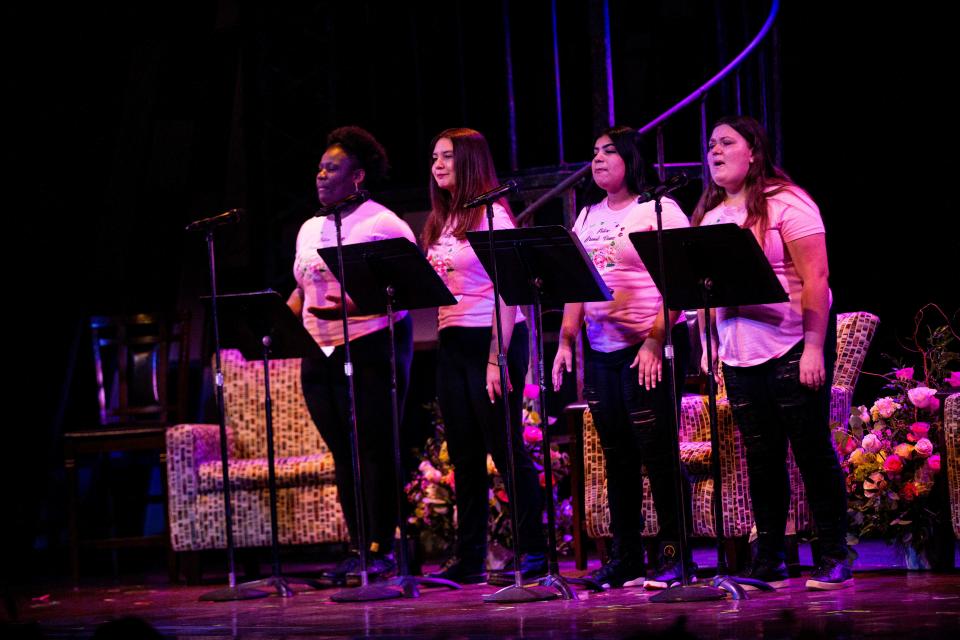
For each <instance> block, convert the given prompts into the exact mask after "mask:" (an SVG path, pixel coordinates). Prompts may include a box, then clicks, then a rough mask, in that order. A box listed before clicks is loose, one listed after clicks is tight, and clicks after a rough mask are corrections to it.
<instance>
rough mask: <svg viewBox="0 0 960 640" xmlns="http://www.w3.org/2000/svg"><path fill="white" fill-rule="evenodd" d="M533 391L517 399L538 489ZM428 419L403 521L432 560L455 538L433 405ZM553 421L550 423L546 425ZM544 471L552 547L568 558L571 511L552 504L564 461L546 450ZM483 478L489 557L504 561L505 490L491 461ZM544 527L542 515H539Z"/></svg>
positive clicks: (540, 461) (447, 468)
mask: <svg viewBox="0 0 960 640" xmlns="http://www.w3.org/2000/svg"><path fill="white" fill-rule="evenodd" d="M538 393H539V389H538V387H537V386H536V385H527V386H526V387H525V388H524V393H523V443H524V446H525V447H526V449H527V451H528V453H529V454H530V457H531V458H532V459H533V463H534V467H535V468H536V469H537V472H538V473H539V476H540V486H541V487H542V486H544V485H545V481H546V477H545V475H544V473H545V472H544V456H543V430H542V428H543V425H542V421H541V418H540V415H539V413H538V412H537V411H536V409H535V404H534V403H535V402H536V401H537V398H538ZM429 408H430V409H431V412H432V414H433V425H434V435H433V436H432V437H431V438H429V439H428V440H427V443H426V445H425V447H424V449H423V452H422V454H421V462H420V465H419V467H418V469H417V471H416V472H414V474H413V479H412V480H411V481H410V482H409V483H408V484H407V486H406V487H405V489H406V494H407V499H408V500H409V501H410V503H411V504H412V505H414V512H413V514H412V515H410V516H409V519H408V521H409V522H410V523H411V524H413V525H415V526H416V527H417V528H418V529H419V533H420V541H421V544H422V545H423V548H424V551H425V552H426V553H427V554H429V555H437V554H441V553H444V552H446V551H448V550H449V549H450V548H451V546H452V545H453V542H454V540H455V538H456V534H455V530H456V481H455V480H454V473H453V465H452V464H451V462H450V456H449V454H448V452H447V443H446V440H445V438H444V423H443V416H442V415H441V414H440V407H439V405H438V403H436V402H434V403H432V404H431V405H430V407H429ZM552 422H553V419H552V418H551V419H550V423H552ZM550 467H551V470H552V472H553V480H554V483H553V484H554V487H553V489H554V502H555V507H556V528H557V547H558V551H560V552H561V553H568V552H569V550H570V548H571V544H572V540H573V535H572V531H573V506H572V503H571V498H569V497H567V498H564V499H563V500H557V499H556V498H557V485H558V483H559V481H560V480H562V479H563V478H564V477H566V476H567V475H568V474H569V471H570V458H569V455H568V454H566V453H561V452H560V451H559V450H557V449H556V447H555V446H552V447H551V452H550ZM487 474H488V476H489V478H490V489H489V501H490V518H489V521H488V526H487V530H488V534H487V536H488V540H489V541H490V546H491V553H492V554H493V555H494V556H502V557H503V558H506V556H507V554H506V553H505V551H503V550H505V549H507V548H510V547H511V546H512V537H513V535H512V529H511V525H510V499H509V496H508V495H507V491H506V485H505V484H504V481H503V478H502V477H501V476H500V473H499V472H498V470H497V468H496V465H495V464H494V462H493V459H492V458H491V457H490V456H489V455H487ZM544 523H546V515H544Z"/></svg>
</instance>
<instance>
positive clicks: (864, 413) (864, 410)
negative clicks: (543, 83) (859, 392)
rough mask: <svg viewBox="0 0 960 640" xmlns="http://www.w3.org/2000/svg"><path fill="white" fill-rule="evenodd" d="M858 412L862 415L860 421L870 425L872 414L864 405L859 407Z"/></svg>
mask: <svg viewBox="0 0 960 640" xmlns="http://www.w3.org/2000/svg"><path fill="white" fill-rule="evenodd" d="M857 411H858V412H859V413H860V419H861V420H862V421H863V422H866V423H867V424H870V412H869V411H868V410H867V408H866V407H865V406H863V405H860V406H859V407H857Z"/></svg>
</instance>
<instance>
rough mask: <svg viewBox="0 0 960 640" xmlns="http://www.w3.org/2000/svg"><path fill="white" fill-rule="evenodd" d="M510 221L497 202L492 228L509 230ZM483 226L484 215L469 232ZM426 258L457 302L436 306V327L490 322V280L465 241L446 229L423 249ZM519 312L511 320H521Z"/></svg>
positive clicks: (474, 325)
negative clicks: (437, 310) (437, 324)
mask: <svg viewBox="0 0 960 640" xmlns="http://www.w3.org/2000/svg"><path fill="white" fill-rule="evenodd" d="M514 226H515V225H514V224H513V220H511V218H510V215H509V214H508V213H507V210H506V209H504V208H503V207H502V206H500V205H499V204H495V205H493V228H494V229H513V228H514ZM485 229H487V218H486V216H484V217H483V219H482V220H481V222H480V225H479V226H478V227H477V228H476V229H473V231H483V230H485ZM427 259H428V260H429V261H430V264H431V265H433V268H434V269H435V270H436V271H437V273H438V274H439V275H440V278H441V279H442V280H443V283H444V284H445V285H447V288H448V289H450V293H452V294H453V296H454V297H455V298H456V299H457V304H454V305H450V306H447V307H440V311H439V314H440V315H439V328H440V329H445V328H447V327H489V326H491V325H492V323H493V322H492V321H493V282H491V281H490V277H489V276H488V275H487V272H486V270H485V269H484V268H483V265H482V264H480V259H479V258H477V254H476V252H474V250H473V247H471V246H470V243H469V242H467V241H466V240H457V239H456V238H455V237H454V236H453V234H452V233H450V228H449V227H448V228H445V229H444V230H443V232H441V234H440V237H439V238H437V241H436V242H435V243H433V244H432V245H431V246H430V248H429V249H428V250H427ZM523 321H524V317H523V313H521V312H520V309H517V317H516V320H515V322H523Z"/></svg>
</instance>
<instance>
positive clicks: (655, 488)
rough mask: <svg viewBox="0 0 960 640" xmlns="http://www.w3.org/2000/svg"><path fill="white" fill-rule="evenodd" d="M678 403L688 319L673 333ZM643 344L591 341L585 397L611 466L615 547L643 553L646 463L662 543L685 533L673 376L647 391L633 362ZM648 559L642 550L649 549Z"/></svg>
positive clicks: (688, 506)
mask: <svg viewBox="0 0 960 640" xmlns="http://www.w3.org/2000/svg"><path fill="white" fill-rule="evenodd" d="M672 337H673V344H674V353H675V354H676V358H675V360H674V361H675V362H676V363H677V369H678V371H677V376H676V379H677V380H679V381H680V384H679V385H677V387H676V389H677V402H678V403H679V402H680V398H681V395H682V389H683V380H684V376H685V375H686V367H685V364H686V362H687V360H688V354H689V350H690V344H689V339H688V333H687V326H686V324H684V323H681V324H679V325H677V326H675V327H674V329H673V333H672ZM639 349H640V345H639V344H637V345H633V346H631V347H627V348H625V349H620V350H618V351H612V352H610V353H603V352H600V351H594V350H592V349H590V348H589V347H588V346H586V345H585V346H584V352H585V353H584V380H583V397H584V399H585V400H586V401H587V404H588V405H589V406H590V413H591V414H592V415H593V421H594V425H595V426H596V429H597V435H598V436H600V445H601V446H602V447H603V455H604V458H605V459H606V466H607V498H608V501H609V504H610V529H611V532H612V533H613V541H614V553H619V554H625V553H642V546H641V543H642V540H641V537H640V535H641V533H642V532H643V525H644V520H643V510H642V507H643V476H642V474H641V466H643V465H645V466H646V468H647V474H648V477H649V478H650V489H651V491H652V493H653V502H654V506H655V508H656V510H657V521H658V523H659V525H660V534H659V538H660V541H661V542H664V541H674V542H675V541H676V540H677V539H678V538H679V535H680V519H679V517H678V516H679V514H678V513H677V483H676V480H675V479H674V475H673V464H674V463H673V461H674V457H675V456H676V452H675V451H674V450H673V447H672V445H671V443H672V441H673V438H672V437H671V435H670V429H671V422H670V416H669V410H670V409H669V407H670V392H669V387H668V386H667V385H668V384H670V382H669V381H668V380H667V379H666V378H664V380H663V381H662V382H661V383H660V384H658V385H657V387H656V389H652V390H650V391H647V390H646V389H644V388H643V387H641V386H640V384H639V383H638V380H637V377H638V374H637V370H636V369H631V368H630V363H631V362H633V359H634V357H635V356H636V355H637V351H638V350H639ZM681 473H682V475H683V482H682V485H683V487H684V492H683V493H684V495H683V508H684V511H685V512H686V522H688V523H689V522H692V514H691V498H690V495H691V494H690V482H689V479H688V478H687V475H686V470H685V468H684V467H683V465H681ZM641 557H642V555H641Z"/></svg>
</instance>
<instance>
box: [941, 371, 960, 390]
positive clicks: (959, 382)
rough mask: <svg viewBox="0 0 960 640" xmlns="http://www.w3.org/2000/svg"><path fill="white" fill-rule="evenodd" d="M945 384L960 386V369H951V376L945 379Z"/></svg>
mask: <svg viewBox="0 0 960 640" xmlns="http://www.w3.org/2000/svg"><path fill="white" fill-rule="evenodd" d="M943 384H944V385H946V386H948V387H954V388H956V387H960V371H951V372H950V377H948V378H944V379H943Z"/></svg>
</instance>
